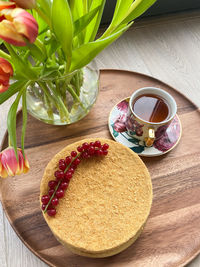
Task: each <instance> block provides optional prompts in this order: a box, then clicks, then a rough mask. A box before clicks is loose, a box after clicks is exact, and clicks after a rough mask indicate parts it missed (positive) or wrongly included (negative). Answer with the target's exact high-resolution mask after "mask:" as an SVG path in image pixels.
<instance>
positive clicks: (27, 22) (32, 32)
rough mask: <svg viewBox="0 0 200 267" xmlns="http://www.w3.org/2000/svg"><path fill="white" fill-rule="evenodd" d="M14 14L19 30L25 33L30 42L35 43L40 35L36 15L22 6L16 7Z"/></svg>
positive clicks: (14, 21)
mask: <svg viewBox="0 0 200 267" xmlns="http://www.w3.org/2000/svg"><path fill="white" fill-rule="evenodd" d="M12 16H13V18H14V20H13V24H14V26H15V28H16V30H17V32H18V33H20V34H22V35H24V36H25V37H26V38H27V39H28V40H29V42H30V43H34V42H35V39H36V38H37V35H38V24H37V22H36V20H35V19H34V17H33V16H32V15H31V14H30V13H28V12H27V11H25V10H23V9H21V8H15V9H14V10H13V12H12Z"/></svg>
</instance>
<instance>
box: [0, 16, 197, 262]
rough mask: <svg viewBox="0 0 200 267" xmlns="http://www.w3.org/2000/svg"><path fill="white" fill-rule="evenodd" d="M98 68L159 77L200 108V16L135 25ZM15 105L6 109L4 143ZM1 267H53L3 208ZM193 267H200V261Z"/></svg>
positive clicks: (1, 126)
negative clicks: (24, 240) (9, 114)
mask: <svg viewBox="0 0 200 267" xmlns="http://www.w3.org/2000/svg"><path fill="white" fill-rule="evenodd" d="M97 63H98V66H99V67H100V68H118V69H128V70H134V71H137V72H142V73H145V74H148V75H151V76H154V77H156V78H158V79H160V80H163V81H164V82H166V83H168V84H170V85H171V86H173V87H175V88H177V89H178V90H179V91H181V92H182V93H184V94H185V95H187V97H189V98H190V99H191V100H192V101H193V102H194V103H195V104H196V105H198V107H200V11H195V12H190V13H185V14H184V13H182V14H179V15H169V16H165V17H161V18H156V19H155V18H151V19H145V20H143V21H140V22H137V23H135V25H134V27H133V28H132V29H131V30H129V31H128V32H127V33H125V34H124V35H123V36H122V37H121V38H120V39H119V40H118V41H116V42H115V43H114V44H113V45H111V46H110V47H109V48H108V49H106V50H105V51H103V52H102V53H101V55H99V56H98V58H97ZM10 103H11V102H7V103H5V104H4V105H2V106H0V141H1V140H2V137H3V134H4V131H5V129H6V114H7V111H8V108H9V105H10ZM199 232H200V226H199ZM0 266H1V267H26V266H29V267H38V266H40V267H42V266H47V265H46V264H44V263H43V262H41V261H40V260H39V259H38V258H37V257H36V256H34V255H33V254H32V253H31V252H30V251H29V250H28V249H27V248H26V247H25V246H24V245H23V243H22V242H21V241H20V240H19V238H18V237H17V236H16V234H15V233H14V231H13V230H12V228H11V227H10V225H9V223H8V221H7V219H6V217H5V215H4V213H3V211H2V208H1V207H0ZM188 266H189V267H200V256H199V257H197V258H196V259H195V260H194V261H193V262H192V263H191V264H190V265H188ZM94 267H95V266H94ZM154 267H161V266H154Z"/></svg>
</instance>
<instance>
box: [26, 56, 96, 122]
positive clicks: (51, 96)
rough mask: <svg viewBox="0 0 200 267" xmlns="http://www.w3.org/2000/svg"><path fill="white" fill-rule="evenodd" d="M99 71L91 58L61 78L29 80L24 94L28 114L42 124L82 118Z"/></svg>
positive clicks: (93, 97)
mask: <svg viewBox="0 0 200 267" xmlns="http://www.w3.org/2000/svg"><path fill="white" fill-rule="evenodd" d="M98 91H99V71H98V69H97V67H96V63H95V62H94V61H93V62H91V63H90V64H89V65H87V66H86V67H84V68H82V69H79V70H75V71H73V72H72V73H68V74H67V75H63V76H62V77H57V76H56V77H49V76H48V78H43V79H40V80H37V81H34V82H32V83H31V84H30V85H29V86H28V88H27V93H26V99H27V109H28V111H29V113H30V114H31V115H32V116H33V117H35V118H36V119H39V120H41V121H43V122H45V123H48V124H53V125H66V124H71V123H74V122H76V121H78V120H80V119H82V118H83V117H85V116H86V115H87V114H88V112H89V111H90V109H91V108H92V106H93V104H94V103H95V101H96V98H97V95H98Z"/></svg>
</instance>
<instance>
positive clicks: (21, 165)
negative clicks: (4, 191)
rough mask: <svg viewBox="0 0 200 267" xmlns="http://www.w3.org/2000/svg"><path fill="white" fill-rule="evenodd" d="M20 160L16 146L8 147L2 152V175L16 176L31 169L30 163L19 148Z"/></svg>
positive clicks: (0, 165) (0, 163)
mask: <svg viewBox="0 0 200 267" xmlns="http://www.w3.org/2000/svg"><path fill="white" fill-rule="evenodd" d="M17 154H18V161H17V159H16V156H15V151H14V148H12V147H8V148H6V149H5V150H3V151H2V152H1V153H0V177H2V178H6V177H8V176H15V175H18V174H22V173H27V172H28V171H29V163H28V160H27V159H26V157H25V158H24V157H23V154H22V150H21V149H19V148H18V149H17Z"/></svg>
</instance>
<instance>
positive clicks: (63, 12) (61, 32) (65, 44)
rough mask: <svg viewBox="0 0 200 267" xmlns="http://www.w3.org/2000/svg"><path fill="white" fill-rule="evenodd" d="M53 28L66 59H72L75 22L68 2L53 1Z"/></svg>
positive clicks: (65, 0)
mask: <svg viewBox="0 0 200 267" xmlns="http://www.w3.org/2000/svg"><path fill="white" fill-rule="evenodd" d="M52 27H53V30H54V33H55V36H56V38H57V39H58V41H59V42H60V44H61V47H62V49H63V51H64V53H65V55H66V58H70V57H71V54H72V40H73V22H72V15H71V11H70V7H69V4H68V1H67V0H53V5H52Z"/></svg>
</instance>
